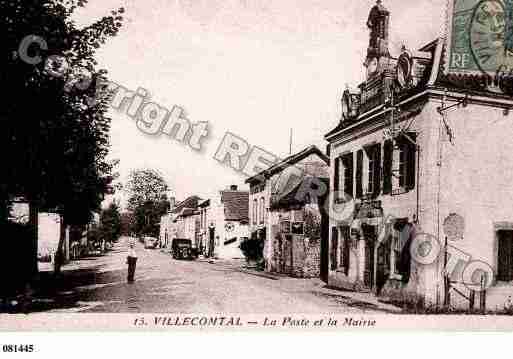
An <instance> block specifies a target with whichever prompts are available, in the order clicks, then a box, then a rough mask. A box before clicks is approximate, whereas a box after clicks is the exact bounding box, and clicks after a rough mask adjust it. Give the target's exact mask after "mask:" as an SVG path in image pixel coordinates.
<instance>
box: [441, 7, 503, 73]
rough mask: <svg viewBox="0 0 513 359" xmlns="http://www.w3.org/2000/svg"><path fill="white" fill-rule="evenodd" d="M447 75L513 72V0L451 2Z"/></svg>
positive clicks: (446, 64)
mask: <svg viewBox="0 0 513 359" xmlns="http://www.w3.org/2000/svg"><path fill="white" fill-rule="evenodd" d="M447 21H448V34H447V56H446V62H445V72H446V74H461V75H465V74H466V75H484V74H487V75H489V76H492V77H493V76H495V75H496V74H505V73H507V74H509V73H511V72H513V0H449V8H448V19H447Z"/></svg>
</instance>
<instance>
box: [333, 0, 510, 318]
mask: <svg viewBox="0 0 513 359" xmlns="http://www.w3.org/2000/svg"><path fill="white" fill-rule="evenodd" d="M390 18H391V13H390V12H389V11H388V10H387V9H386V8H385V6H384V4H382V2H381V1H378V2H377V4H376V5H375V6H373V7H372V9H371V11H370V14H369V17H368V19H367V26H368V28H369V32H370V36H369V45H368V49H367V54H366V57H365V59H362V60H363V61H364V70H365V71H366V77H365V81H364V82H363V83H361V84H359V85H358V86H357V87H356V88H355V89H350V88H347V89H346V90H345V92H344V93H343V98H342V119H341V121H340V123H339V124H338V126H337V127H336V128H334V129H332V130H331V131H330V132H329V133H327V134H326V136H325V138H326V140H327V141H328V142H329V152H330V161H331V163H330V167H331V174H330V186H331V196H330V222H329V232H330V235H329V238H330V239H329V276H328V277H329V278H328V281H329V285H330V286H333V287H338V288H343V289H350V290H358V291H369V292H373V293H375V294H377V295H379V296H382V297H383V298H384V299H389V300H391V301H394V302H404V303H412V304H415V305H423V306H425V307H430V306H433V307H434V306H443V305H450V306H453V307H458V308H468V307H472V306H475V307H476V308H477V307H479V305H481V306H484V307H486V308H487V309H491V310H502V309H504V307H505V306H506V305H507V303H508V301H509V302H511V301H510V300H511V298H510V297H513V141H512V140H511V138H512V135H513V114H511V111H510V110H511V109H513V97H512V96H511V94H510V93H509V94H508V91H507V90H506V89H505V88H501V87H500V86H497V84H496V83H495V84H494V83H491V84H488V85H486V81H483V78H480V77H479V76H464V75H461V76H451V75H448V74H446V73H445V72H444V68H445V65H446V61H447V56H446V51H447V46H446V41H445V40H444V39H443V38H440V39H435V40H434V41H432V42H431V43H429V44H425V45H424V46H420V47H419V48H417V49H407V48H403V49H402V51H400V52H399V53H391V50H390V46H389V42H390V38H389V37H390V34H389V22H390ZM398 21H399V20H398ZM405 31H406V30H405ZM409 31H423V29H422V28H418V29H411V30H409Z"/></svg>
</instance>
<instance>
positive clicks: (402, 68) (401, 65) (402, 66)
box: [397, 54, 412, 88]
mask: <svg viewBox="0 0 513 359" xmlns="http://www.w3.org/2000/svg"><path fill="white" fill-rule="evenodd" d="M411 68H412V65H411V59H410V57H409V56H408V55H407V54H404V55H401V56H400V57H399V60H398V61H397V82H399V85H401V87H403V88H404V87H406V86H408V84H409V82H410V79H411Z"/></svg>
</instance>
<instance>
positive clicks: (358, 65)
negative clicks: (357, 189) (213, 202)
mask: <svg viewBox="0 0 513 359" xmlns="http://www.w3.org/2000/svg"><path fill="white" fill-rule="evenodd" d="M374 3H375V0H352V1H349V0H345V1H344V0H224V1H220V0H144V1H141V0H90V1H89V4H88V6H87V7H86V8H85V9H83V10H81V11H80V13H78V14H77V19H78V20H79V22H80V23H84V24H87V23H89V22H91V21H92V20H93V19H96V18H99V17H101V16H103V15H105V14H108V12H109V11H110V10H111V9H115V8H119V7H121V6H123V7H125V9H126V13H125V25H124V27H123V29H122V30H121V32H120V34H119V35H118V36H117V37H116V38H113V39H111V40H110V41H109V42H108V43H107V44H106V45H105V46H104V48H102V50H101V52H100V53H99V56H98V60H99V62H100V65H101V67H103V68H106V69H107V70H108V71H109V77H110V79H111V80H113V81H115V82H117V83H119V84H122V85H124V86H125V87H127V88H130V89H133V90H135V89H137V88H138V87H143V88H146V89H147V90H149V91H150V93H151V95H152V100H153V101H154V102H157V103H159V104H161V105H162V106H164V107H167V108H169V109H171V108H172V107H173V105H180V106H182V107H183V108H184V109H185V111H186V112H187V114H188V118H189V119H190V120H191V121H192V122H200V121H208V122H209V123H210V126H211V129H210V132H211V137H210V139H209V140H208V141H206V142H205V148H206V151H205V152H204V153H196V152H194V151H193V150H191V149H190V148H189V147H185V146H183V145H181V144H179V143H178V142H176V141H174V140H171V139H169V138H166V137H165V136H161V137H150V136H147V135H143V134H142V133H141V132H140V131H139V130H138V129H137V128H136V126H135V123H134V122H133V121H132V120H131V119H130V118H129V117H127V116H126V115H124V114H120V113H117V112H114V111H112V112H111V117H112V118H113V125H112V134H111V142H112V157H113V158H119V159H120V160H121V163H120V167H119V171H120V173H121V176H122V179H125V178H126V176H127V175H128V173H129V171H130V170H131V169H134V168H141V167H149V168H155V169H157V170H159V171H160V172H161V173H162V174H163V175H164V176H165V178H166V180H167V181H168V183H169V185H170V186H171V188H172V189H173V190H174V192H175V193H176V196H177V197H178V199H183V198H184V197H185V196H188V195H192V194H197V195H200V196H203V197H204V198H207V196H209V195H211V194H212V193H215V192H216V191H218V190H220V189H223V188H225V187H227V186H228V185H230V184H239V185H242V184H243V181H244V177H243V176H241V175H240V174H238V173H236V172H235V171H234V170H232V169H230V168H228V167H223V166H222V165H220V164H219V163H218V162H216V161H215V160H214V159H213V155H214V153H215V151H216V150H217V148H218V145H219V144H220V142H221V140H222V138H223V136H224V134H225V132H226V131H230V132H232V133H235V134H237V135H238V136H240V137H243V138H245V139H246V140H247V141H248V142H249V143H250V144H252V145H258V146H260V147H262V148H264V149H266V150H268V151H270V152H272V153H274V154H276V155H277V156H285V155H287V154H288V148H289V144H288V142H289V131H290V128H291V127H293V128H294V147H293V148H294V151H299V150H301V149H303V148H305V147H307V146H308V145H310V144H317V145H319V146H321V148H322V149H323V150H324V148H325V143H324V141H323V135H324V134H325V133H327V132H328V131H329V130H331V129H332V128H333V127H334V126H335V125H336V124H337V123H338V120H339V118H340V111H341V109H340V105H339V102H340V97H341V94H342V91H343V90H344V89H345V86H346V84H350V85H351V86H356V85H357V84H358V83H359V82H360V81H361V80H362V79H363V73H364V71H363V66H362V63H363V61H364V54H365V51H366V48H367V45H368V30H367V27H366V25H365V23H366V20H367V16H368V13H369V10H370V8H371V7H372V6H373V5H374ZM383 3H384V5H385V6H386V7H387V8H388V9H389V10H390V11H391V13H392V19H391V26H392V28H391V37H392V46H394V47H395V48H400V46H401V45H402V44H403V43H404V44H406V46H407V47H408V48H413V49H416V48H419V47H420V46H422V45H424V44H426V43H428V42H429V41H431V40H433V39H434V38H436V37H437V36H438V35H439V34H440V28H441V26H442V24H443V21H444V11H445V9H444V8H445V3H446V0H422V1H405V0H384V1H383Z"/></svg>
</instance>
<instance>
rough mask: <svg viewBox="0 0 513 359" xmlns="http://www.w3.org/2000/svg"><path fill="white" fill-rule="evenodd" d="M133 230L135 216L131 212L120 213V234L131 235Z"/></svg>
mask: <svg viewBox="0 0 513 359" xmlns="http://www.w3.org/2000/svg"><path fill="white" fill-rule="evenodd" d="M134 232H135V218H134V214H133V213H132V212H123V213H121V235H123V236H131V235H132V233H134Z"/></svg>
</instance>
